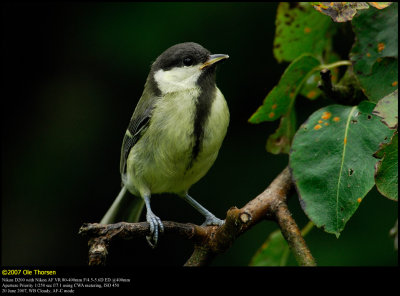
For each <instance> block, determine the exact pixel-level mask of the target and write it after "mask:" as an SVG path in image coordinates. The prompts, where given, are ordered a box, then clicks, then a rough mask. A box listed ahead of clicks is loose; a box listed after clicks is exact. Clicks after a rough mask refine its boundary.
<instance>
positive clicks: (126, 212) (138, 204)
mask: <svg viewBox="0 0 400 296" xmlns="http://www.w3.org/2000/svg"><path fill="white" fill-rule="evenodd" d="M143 205H144V201H143V199H142V198H140V197H137V196H134V195H131V194H129V192H128V190H127V189H126V187H125V186H123V187H122V189H121V191H120V193H119V194H118V196H117V198H116V199H115V200H114V202H113V204H112V205H111V207H110V208H109V209H108V211H107V213H106V214H105V215H104V217H103V219H101V221H100V224H111V223H116V222H122V221H124V222H131V223H134V222H138V221H139V218H140V214H141V213H142V209H143Z"/></svg>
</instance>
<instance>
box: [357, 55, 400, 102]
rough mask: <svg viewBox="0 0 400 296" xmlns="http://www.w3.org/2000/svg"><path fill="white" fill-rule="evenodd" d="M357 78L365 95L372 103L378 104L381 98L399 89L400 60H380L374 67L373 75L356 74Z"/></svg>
mask: <svg viewBox="0 0 400 296" xmlns="http://www.w3.org/2000/svg"><path fill="white" fill-rule="evenodd" d="M356 76H357V78H358V81H359V82H360V86H361V90H362V91H363V92H364V94H365V95H366V96H367V97H368V99H369V100H370V101H371V102H374V103H377V102H378V101H379V100H380V99H381V98H383V97H384V96H387V95H388V94H390V93H392V92H393V91H395V90H396V89H398V87H397V83H398V82H397V76H398V60H397V59H394V58H384V59H383V60H378V61H377V62H376V63H375V64H374V66H373V67H372V73H371V74H368V75H363V74H360V73H358V74H357V73H356Z"/></svg>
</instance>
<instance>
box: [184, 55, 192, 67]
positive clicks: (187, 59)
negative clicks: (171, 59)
mask: <svg viewBox="0 0 400 296" xmlns="http://www.w3.org/2000/svg"><path fill="white" fill-rule="evenodd" d="M183 64H184V65H185V66H191V65H193V59H192V58H190V57H187V58H184V59H183Z"/></svg>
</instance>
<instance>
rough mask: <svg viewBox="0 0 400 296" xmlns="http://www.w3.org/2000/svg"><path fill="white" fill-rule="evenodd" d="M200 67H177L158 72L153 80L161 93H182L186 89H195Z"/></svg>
mask: <svg viewBox="0 0 400 296" xmlns="http://www.w3.org/2000/svg"><path fill="white" fill-rule="evenodd" d="M201 72H202V71H201V70H200V67H199V66H198V65H197V66H190V67H179V68H172V69H171V70H168V71H164V70H162V69H160V70H158V71H157V72H155V74H154V80H155V81H156V82H157V85H158V88H159V89H160V90H161V92H162V93H164V94H166V93H170V92H176V91H182V90H186V89H191V88H196V87H197V85H196V82H197V79H198V78H199V76H200V75H201Z"/></svg>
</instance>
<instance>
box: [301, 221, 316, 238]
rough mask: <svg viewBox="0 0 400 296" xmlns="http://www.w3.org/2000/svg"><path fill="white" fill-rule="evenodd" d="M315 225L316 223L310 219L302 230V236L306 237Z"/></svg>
mask: <svg viewBox="0 0 400 296" xmlns="http://www.w3.org/2000/svg"><path fill="white" fill-rule="evenodd" d="M313 227H314V223H313V222H312V221H308V223H307V225H306V226H304V228H303V229H302V230H301V236H302V237H305V236H306V235H307V234H308V233H309V232H310V230H311V229H312V228H313Z"/></svg>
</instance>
